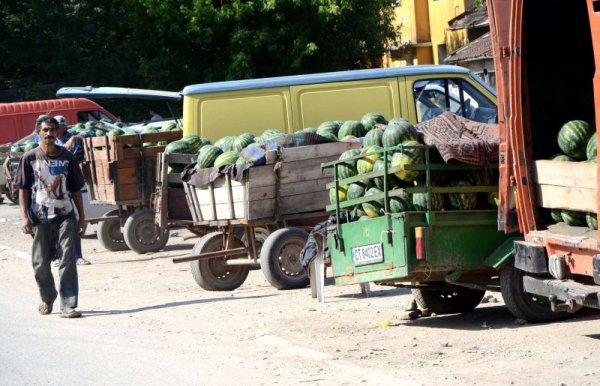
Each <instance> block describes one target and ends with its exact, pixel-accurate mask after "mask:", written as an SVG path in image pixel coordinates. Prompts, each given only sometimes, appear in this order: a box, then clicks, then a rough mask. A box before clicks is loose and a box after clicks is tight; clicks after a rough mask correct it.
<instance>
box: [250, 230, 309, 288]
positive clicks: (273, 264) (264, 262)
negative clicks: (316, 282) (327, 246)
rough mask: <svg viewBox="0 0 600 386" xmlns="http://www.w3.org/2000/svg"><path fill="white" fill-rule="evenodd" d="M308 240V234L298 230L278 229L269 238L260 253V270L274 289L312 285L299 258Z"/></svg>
mask: <svg viewBox="0 0 600 386" xmlns="http://www.w3.org/2000/svg"><path fill="white" fill-rule="evenodd" d="M307 239H308V233H306V232H305V231H303V230H302V229H298V228H283V229H278V230H276V231H275V232H273V233H271V234H270V235H269V236H268V237H267V239H266V240H265V242H264V244H263V246H262V250H261V251H260V268H261V270H262V272H263V274H264V275H265V278H267V281H268V282H269V283H271V285H272V286H273V287H275V288H277V289H280V290H281V289H293V288H304V287H306V286H307V285H308V284H309V283H310V279H309V278H308V275H307V274H306V271H305V270H304V268H303V267H302V264H300V256H299V255H300V251H302V248H304V245H305V244H306V240H307Z"/></svg>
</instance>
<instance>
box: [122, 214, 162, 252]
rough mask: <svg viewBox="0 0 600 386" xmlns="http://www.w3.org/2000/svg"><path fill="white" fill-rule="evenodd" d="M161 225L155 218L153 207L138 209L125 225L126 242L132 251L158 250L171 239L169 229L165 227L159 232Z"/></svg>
mask: <svg viewBox="0 0 600 386" xmlns="http://www.w3.org/2000/svg"><path fill="white" fill-rule="evenodd" d="M159 232H160V227H159V226H158V225H157V224H156V222H155V220H154V212H153V211H152V209H149V208H144V209H137V210H136V211H135V212H133V214H132V215H131V216H129V218H127V221H125V226H124V227H123V235H124V236H125V243H126V244H127V246H128V247H129V249H131V250H132V251H135V252H137V253H146V252H158V251H160V250H161V249H163V248H164V247H165V245H167V241H169V230H168V229H165V230H164V232H163V233H162V234H159Z"/></svg>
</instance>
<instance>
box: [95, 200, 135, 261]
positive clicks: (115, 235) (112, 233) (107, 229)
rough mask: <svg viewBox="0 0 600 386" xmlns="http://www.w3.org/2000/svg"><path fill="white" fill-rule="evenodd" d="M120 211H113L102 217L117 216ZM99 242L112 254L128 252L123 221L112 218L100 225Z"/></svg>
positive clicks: (101, 222)
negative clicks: (122, 229) (122, 226)
mask: <svg viewBox="0 0 600 386" xmlns="http://www.w3.org/2000/svg"><path fill="white" fill-rule="evenodd" d="M118 214H119V211H118V210H111V211H110V212H107V213H105V214H104V215H103V216H102V217H110V216H116V215H118ZM98 241H100V244H101V245H102V246H103V247H104V248H106V249H108V250H109V251H112V252H117V251H126V250H127V249H129V248H128V247H127V244H125V239H124V238H123V233H121V221H120V220H119V219H118V218H111V219H108V220H104V221H100V222H99V223H98Z"/></svg>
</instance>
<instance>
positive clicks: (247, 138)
mask: <svg viewBox="0 0 600 386" xmlns="http://www.w3.org/2000/svg"><path fill="white" fill-rule="evenodd" d="M251 143H254V134H250V133H244V134H240V135H239V136H238V137H237V138H236V139H234V140H233V146H232V147H233V149H232V150H235V151H237V152H238V153H239V152H240V151H242V149H244V148H245V147H246V146H248V145H250V144H251Z"/></svg>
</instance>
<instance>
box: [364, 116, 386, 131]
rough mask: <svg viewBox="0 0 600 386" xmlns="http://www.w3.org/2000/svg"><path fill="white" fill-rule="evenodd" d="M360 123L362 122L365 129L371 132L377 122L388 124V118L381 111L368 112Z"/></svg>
mask: <svg viewBox="0 0 600 386" xmlns="http://www.w3.org/2000/svg"><path fill="white" fill-rule="evenodd" d="M360 123H362V125H363V127H364V128H365V131H367V132H369V131H370V130H371V129H373V128H374V127H375V125H377V124H381V125H387V120H386V119H385V118H384V116H383V115H381V114H379V113H366V114H365V115H363V117H362V118H361V119H360Z"/></svg>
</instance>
